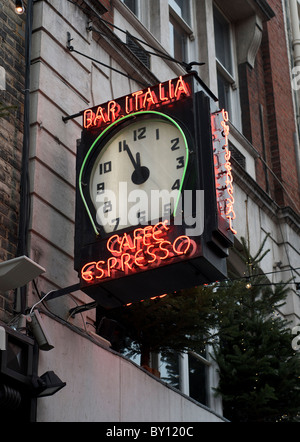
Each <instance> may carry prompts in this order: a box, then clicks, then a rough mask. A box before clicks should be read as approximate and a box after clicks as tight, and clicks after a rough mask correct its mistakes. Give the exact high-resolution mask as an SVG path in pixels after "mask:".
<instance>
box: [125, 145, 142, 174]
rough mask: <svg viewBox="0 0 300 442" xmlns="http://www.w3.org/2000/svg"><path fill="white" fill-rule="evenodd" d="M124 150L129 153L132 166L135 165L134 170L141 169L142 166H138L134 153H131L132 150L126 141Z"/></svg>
mask: <svg viewBox="0 0 300 442" xmlns="http://www.w3.org/2000/svg"><path fill="white" fill-rule="evenodd" d="M123 149H124V150H125V151H126V152H127V153H128V156H129V158H130V161H131V162H132V165H133V167H134V169H135V170H136V169H137V168H138V167H140V166H139V165H138V164H137V162H136V161H135V159H134V157H133V155H132V153H131V150H130V149H129V146H128V144H127V143H126V141H123Z"/></svg>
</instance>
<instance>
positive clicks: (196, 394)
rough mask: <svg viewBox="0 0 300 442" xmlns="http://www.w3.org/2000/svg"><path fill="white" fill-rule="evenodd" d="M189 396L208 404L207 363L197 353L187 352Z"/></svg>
mask: <svg viewBox="0 0 300 442" xmlns="http://www.w3.org/2000/svg"><path fill="white" fill-rule="evenodd" d="M188 362H189V396H190V397H191V398H193V399H195V400H196V401H198V402H200V403H201V404H203V405H208V395H207V393H208V392H207V383H208V381H207V376H208V365H207V364H206V363H204V362H203V359H202V358H201V359H200V358H198V357H197V355H194V354H191V353H189V355H188Z"/></svg>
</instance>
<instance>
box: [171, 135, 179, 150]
mask: <svg viewBox="0 0 300 442" xmlns="http://www.w3.org/2000/svg"><path fill="white" fill-rule="evenodd" d="M177 149H180V146H179V138H174V140H171V150H173V151H174V150H177Z"/></svg>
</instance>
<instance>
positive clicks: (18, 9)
mask: <svg viewBox="0 0 300 442" xmlns="http://www.w3.org/2000/svg"><path fill="white" fill-rule="evenodd" d="M15 12H16V14H18V15H22V14H24V12H25V7H24V5H23V1H22V0H16V3H15Z"/></svg>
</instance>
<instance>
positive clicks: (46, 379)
mask: <svg viewBox="0 0 300 442" xmlns="http://www.w3.org/2000/svg"><path fill="white" fill-rule="evenodd" d="M66 385H67V384H66V382H62V381H61V380H60V379H59V377H58V376H57V375H56V374H55V373H54V371H46V373H44V374H43V375H42V376H40V377H37V378H35V379H33V387H34V389H35V395H36V396H37V397H45V396H52V395H53V394H55V393H57V392H58V391H59V390H61V389H62V388H63V387H65V386H66Z"/></svg>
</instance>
